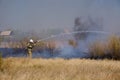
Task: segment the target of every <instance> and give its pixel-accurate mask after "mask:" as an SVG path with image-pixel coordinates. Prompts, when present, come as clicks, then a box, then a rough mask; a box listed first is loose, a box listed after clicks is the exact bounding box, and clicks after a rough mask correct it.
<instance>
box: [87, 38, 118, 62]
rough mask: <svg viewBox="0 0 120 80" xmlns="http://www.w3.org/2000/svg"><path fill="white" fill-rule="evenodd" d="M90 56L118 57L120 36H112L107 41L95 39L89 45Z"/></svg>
mask: <svg viewBox="0 0 120 80" xmlns="http://www.w3.org/2000/svg"><path fill="white" fill-rule="evenodd" d="M89 52H90V54H91V58H112V59H116V60H118V59H120V38H119V37H117V36H112V37H110V38H108V41H107V42H103V43H102V42H99V41H96V42H94V43H93V44H91V45H90V46H89Z"/></svg>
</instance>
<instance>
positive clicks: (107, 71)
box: [0, 58, 120, 80]
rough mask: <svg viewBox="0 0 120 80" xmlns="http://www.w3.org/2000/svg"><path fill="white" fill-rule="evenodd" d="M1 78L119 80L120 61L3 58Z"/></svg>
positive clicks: (17, 79) (11, 79)
mask: <svg viewBox="0 0 120 80" xmlns="http://www.w3.org/2000/svg"><path fill="white" fill-rule="evenodd" d="M3 61H4V67H5V66H6V67H5V68H4V70H3V71H0V80H119V79H120V62H119V61H114V60H89V59H71V60H64V59H27V58H8V59H3Z"/></svg>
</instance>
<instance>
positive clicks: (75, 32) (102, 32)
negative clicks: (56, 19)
mask: <svg viewBox="0 0 120 80" xmlns="http://www.w3.org/2000/svg"><path fill="white" fill-rule="evenodd" d="M77 33H101V34H106V35H110V34H111V33H109V32H105V31H74V32H70V33H61V34H57V35H52V36H50V37H47V38H43V39H39V40H37V42H40V41H45V40H48V39H51V38H55V37H59V36H65V35H71V34H77Z"/></svg>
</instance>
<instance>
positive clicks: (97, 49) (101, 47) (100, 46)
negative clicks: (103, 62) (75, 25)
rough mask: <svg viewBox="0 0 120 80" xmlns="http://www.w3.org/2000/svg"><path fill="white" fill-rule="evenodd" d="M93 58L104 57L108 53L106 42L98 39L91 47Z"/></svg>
mask: <svg viewBox="0 0 120 80" xmlns="http://www.w3.org/2000/svg"><path fill="white" fill-rule="evenodd" d="M89 52H90V54H91V58H103V57H104V56H105V54H106V44H104V43H102V42H99V41H96V42H94V43H93V44H91V45H90V47H89Z"/></svg>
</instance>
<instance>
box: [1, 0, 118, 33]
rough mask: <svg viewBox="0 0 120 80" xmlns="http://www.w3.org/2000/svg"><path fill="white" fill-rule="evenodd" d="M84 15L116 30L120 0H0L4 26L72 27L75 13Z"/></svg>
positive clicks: (17, 27) (26, 27) (42, 28)
mask: <svg viewBox="0 0 120 80" xmlns="http://www.w3.org/2000/svg"><path fill="white" fill-rule="evenodd" d="M87 16H91V17H92V18H101V19H102V20H103V26H104V30H106V31H110V32H120V0H0V27H2V28H6V29H11V28H13V29H20V30H23V31H28V30H30V31H31V30H34V31H37V32H41V31H43V30H44V29H72V28H73V26H74V20H75V18H76V17H81V18H84V17H87Z"/></svg>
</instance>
